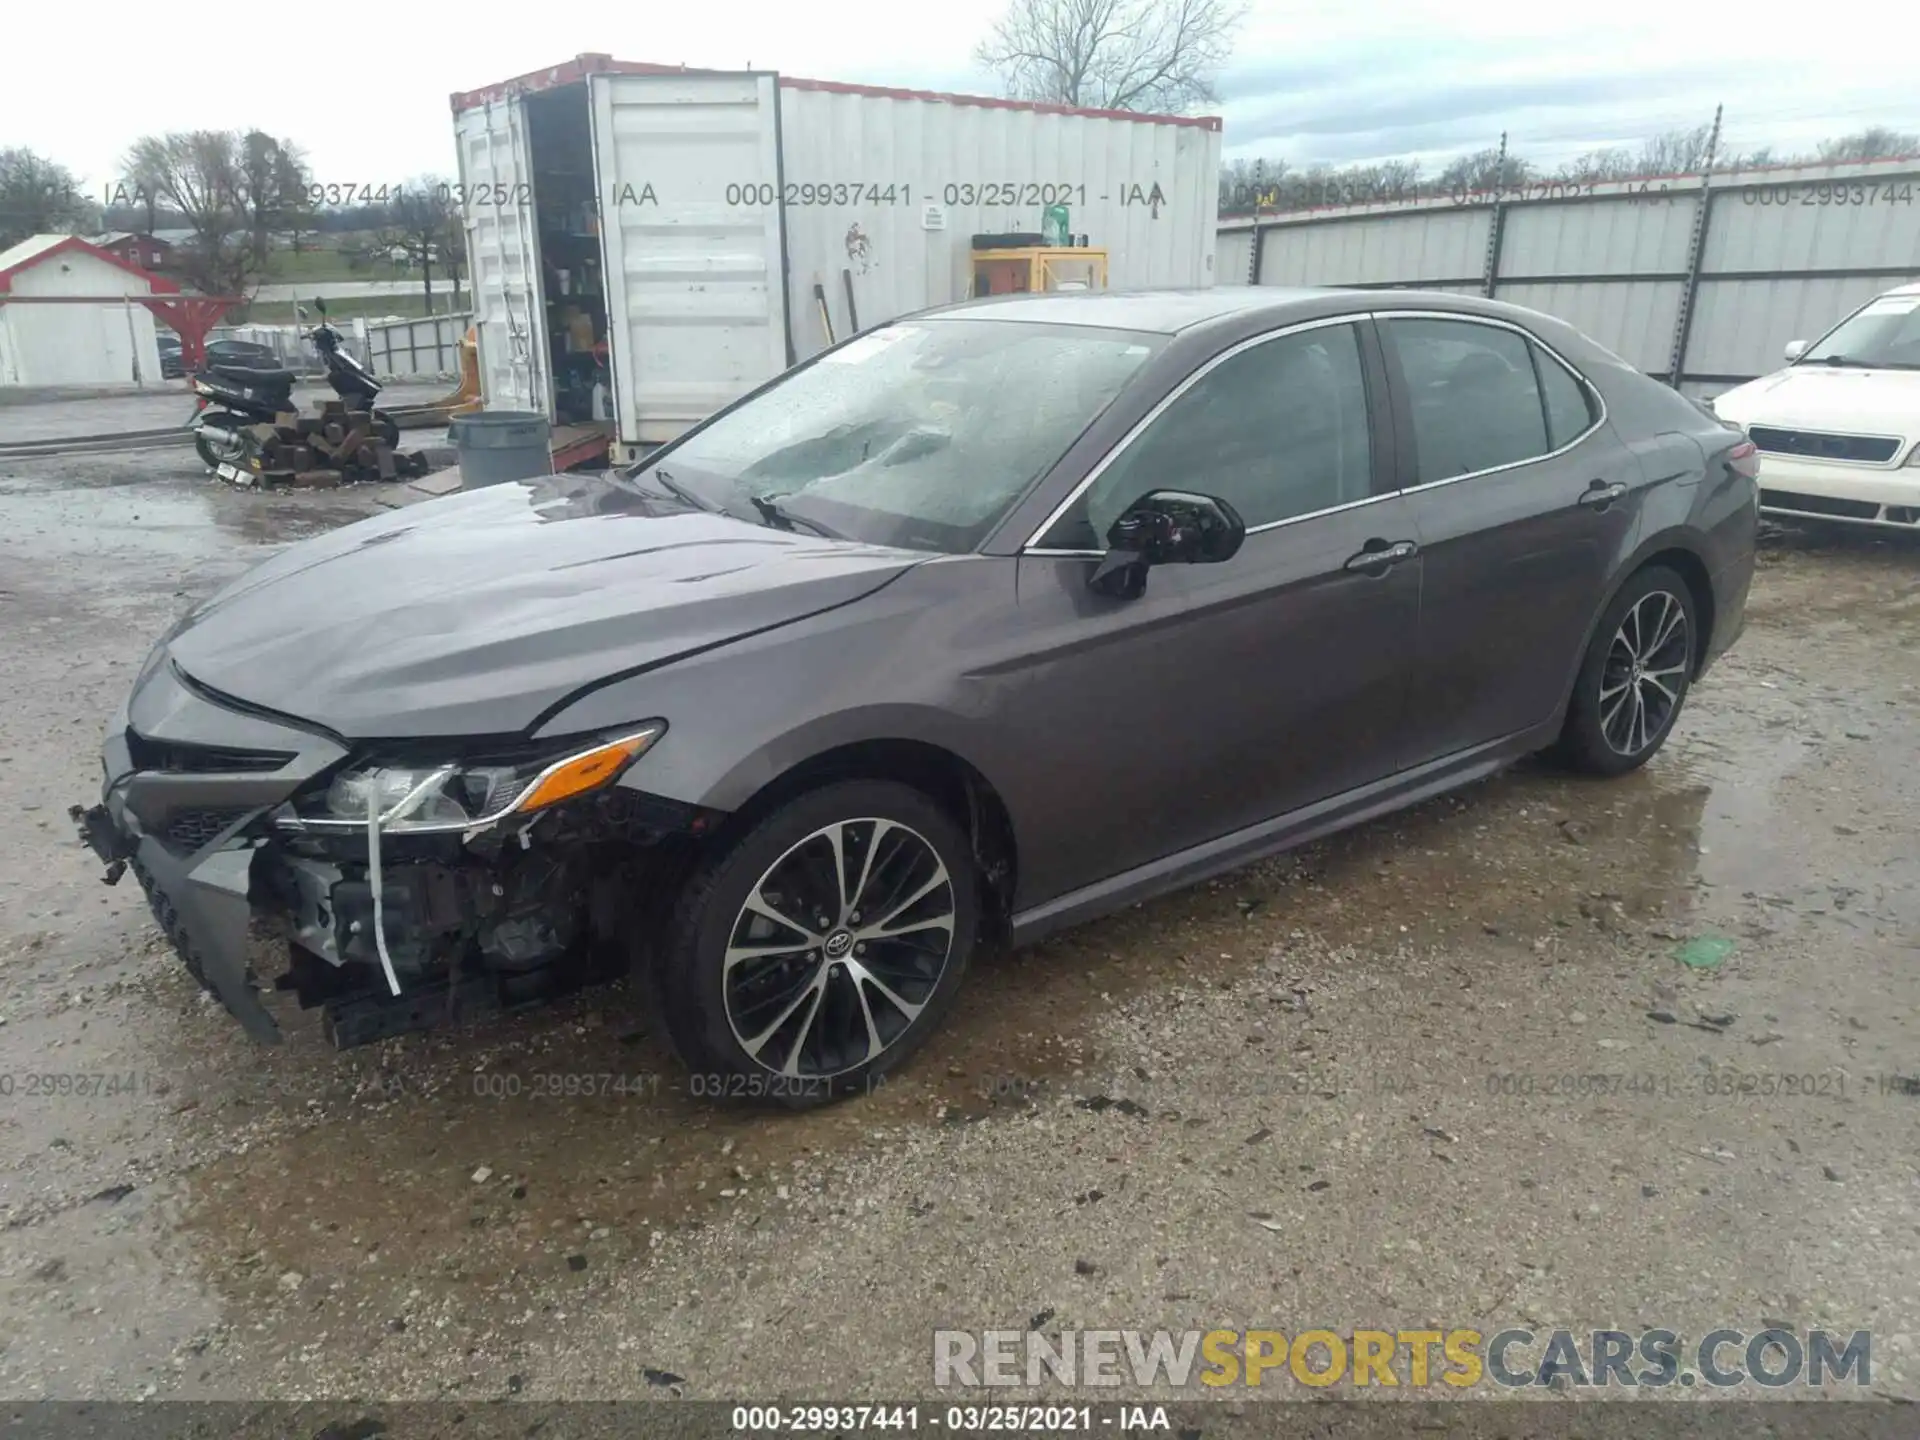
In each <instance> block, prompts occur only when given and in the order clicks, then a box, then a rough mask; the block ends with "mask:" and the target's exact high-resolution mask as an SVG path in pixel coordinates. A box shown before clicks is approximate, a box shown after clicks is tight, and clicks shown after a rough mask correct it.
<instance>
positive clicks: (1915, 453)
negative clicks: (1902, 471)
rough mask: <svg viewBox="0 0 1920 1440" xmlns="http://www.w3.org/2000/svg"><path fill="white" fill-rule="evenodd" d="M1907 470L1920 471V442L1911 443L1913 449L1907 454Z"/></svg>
mask: <svg viewBox="0 0 1920 1440" xmlns="http://www.w3.org/2000/svg"><path fill="white" fill-rule="evenodd" d="M1907 468H1908V469H1909V470H1920V440H1916V441H1914V442H1913V449H1911V450H1909V451H1908V452H1907Z"/></svg>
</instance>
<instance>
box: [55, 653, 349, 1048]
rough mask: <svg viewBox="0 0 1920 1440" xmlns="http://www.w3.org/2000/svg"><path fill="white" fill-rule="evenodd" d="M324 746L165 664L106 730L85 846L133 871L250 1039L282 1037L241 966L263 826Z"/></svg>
mask: <svg viewBox="0 0 1920 1440" xmlns="http://www.w3.org/2000/svg"><path fill="white" fill-rule="evenodd" d="M346 753H347V751H346V747H345V746H343V745H342V744H341V743H340V742H339V741H337V740H334V739H332V738H330V737H327V736H324V735H319V734H316V733H314V732H311V731H307V730H301V729H297V728H295V727H293V726H290V725H287V724H285V723H283V722H280V721H278V720H276V719H271V718H267V717H263V716H259V715H255V714H251V713H248V712H246V711H243V710H240V709H237V708H233V707H229V706H227V705H224V704H220V703H218V702H217V701H215V700H214V699H213V698H212V697H210V696H209V695H208V694H207V693H206V692H204V691H203V690H201V689H200V688H199V687H197V686H194V685H192V684H191V683H190V682H189V681H187V680H186V678H185V677H184V676H182V675H181V674H180V673H179V672H178V671H177V670H175V669H173V668H172V667H171V666H170V665H168V664H166V663H164V661H163V662H162V663H160V664H158V665H153V666H150V667H149V668H148V670H147V671H146V672H145V673H143V676H142V678H141V680H140V682H139V683H138V684H137V686H136V688H135V692H134V694H133V697H132V698H131V700H130V701H129V702H128V705H127V706H126V707H123V708H122V710H121V711H120V713H119V714H118V715H116V716H115V717H114V720H113V721H112V723H111V724H110V725H109V727H108V731H107V735H106V739H105V742H104V744H103V746H102V753H101V760H102V768H103V770H104V772H105V774H104V778H103V781H102V785H101V798H100V803H99V804H97V805H94V806H91V807H87V808H82V807H79V806H75V807H74V808H73V811H72V812H71V813H72V814H73V816H74V818H75V820H76V821H77V822H78V823H79V826H80V833H81V838H82V839H83V840H85V842H86V843H87V845H88V846H89V847H90V848H91V849H92V850H93V851H94V853H95V854H96V855H98V856H99V857H100V859H101V860H102V861H103V862H105V864H106V866H107V874H106V879H107V880H108V882H109V883H112V882H114V881H117V880H118V879H119V878H120V876H121V874H122V872H123V871H124V870H125V869H126V867H127V866H128V865H129V864H131V865H132V866H133V867H134V868H135V870H136V872H137V873H138V875H139V878H140V881H141V884H142V886H143V888H145V890H146V891H147V895H148V898H149V900H150V901H151V902H152V904H153V907H154V910H155V913H156V918H158V919H159V920H160V921H161V924H162V926H163V928H165V929H166V930H167V932H168V938H169V939H171V940H173V941H174V943H175V946H176V947H177V948H178V949H179V950H180V952H181V954H182V957H183V958H184V959H185V960H186V962H187V964H188V966H189V968H190V969H192V970H193V971H194V973H195V977H196V978H197V979H199V980H200V982H201V983H202V984H203V985H205V986H206V987H207V988H208V989H209V990H211V991H212V992H213V993H214V994H215V995H217V996H218V997H219V998H220V1000H221V1002H222V1003H223V1004H224V1005H225V1006H226V1008H227V1009H228V1011H229V1012H231V1013H232V1015H233V1016H234V1018H235V1019H237V1020H238V1021H239V1022H240V1023H241V1025H243V1026H244V1027H245V1028H246V1030H247V1033H248V1034H249V1035H252V1036H253V1037H254V1038H255V1039H256V1040H260V1041H263V1042H267V1043H273V1042H276V1041H278V1040H279V1039H280V1029H279V1026H278V1025H277V1024H275V1022H274V1019H273V1016H272V1015H271V1014H269V1013H268V1011H267V1009H266V1007H265V1006H264V1005H263V1004H262V1003H261V1001H260V996H259V993H258V991H257V990H256V988H255V986H254V983H253V977H252V974H251V972H250V970H249V967H248V960H247V956H248V936H249V929H250V920H251V916H252V899H251V896H252V893H253V888H254V875H253V870H254V861H255V857H256V854H257V853H258V845H259V843H260V842H259V841H257V840H252V839H245V838H242V836H243V833H244V832H247V831H248V830H249V829H250V828H251V827H253V826H254V825H255V823H256V822H257V821H258V820H259V819H260V817H261V816H262V815H263V814H265V813H266V812H267V811H269V810H271V809H273V808H275V807H277V806H279V805H280V804H282V803H283V802H285V801H286V800H287V799H288V798H289V797H290V796H291V795H293V794H294V792H295V791H297V790H298V789H299V788H300V787H301V786H302V785H304V784H306V783H307V782H308V781H310V780H311V779H312V778H313V777H315V776H316V775H319V774H320V773H321V772H322V771H324V770H326V769H327V768H329V767H330V766H332V765H334V764H336V763H338V762H339V761H340V760H341V759H343V758H344V757H345V756H346Z"/></svg>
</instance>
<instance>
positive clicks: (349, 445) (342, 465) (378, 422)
mask: <svg viewBox="0 0 1920 1440" xmlns="http://www.w3.org/2000/svg"><path fill="white" fill-rule="evenodd" d="M247 433H248V434H250V435H251V436H252V437H253V440H254V446H253V452H254V458H253V460H252V461H251V463H250V464H249V465H248V467H247V469H248V470H250V471H251V472H252V474H251V475H243V476H242V477H241V483H242V484H247V483H255V484H259V485H269V486H270V485H301V486H307V487H310V488H313V489H328V488H331V487H333V486H336V485H352V484H355V483H357V482H360V481H366V480H406V479H412V478H414V477H416V476H421V475H425V474H426V473H427V471H428V460H427V457H426V455H425V454H423V453H421V452H419V451H407V450H400V449H397V448H396V447H397V446H398V444H399V442H400V429H399V427H398V426H397V425H395V424H394V423H393V421H392V420H391V419H389V418H388V417H387V416H385V415H383V414H381V413H380V412H379V411H377V410H349V409H348V408H347V407H346V404H345V402H344V401H340V400H328V401H326V402H325V403H324V404H323V405H322V406H321V407H320V413H319V414H317V415H300V414H296V413H294V412H292V411H287V412H284V413H282V414H281V415H279V416H278V417H277V418H276V419H275V421H274V423H273V424H271V425H253V426H249V427H248V431H247Z"/></svg>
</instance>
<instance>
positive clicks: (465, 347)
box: [384, 327, 484, 430]
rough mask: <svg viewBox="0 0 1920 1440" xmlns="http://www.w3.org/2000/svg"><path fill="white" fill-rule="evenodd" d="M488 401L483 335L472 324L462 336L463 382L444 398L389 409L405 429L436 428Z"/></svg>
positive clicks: (461, 380) (477, 409) (461, 367)
mask: <svg viewBox="0 0 1920 1440" xmlns="http://www.w3.org/2000/svg"><path fill="white" fill-rule="evenodd" d="M483 404H484V402H483V401H482V399H481V397H480V343H479V336H478V335H477V334H476V333H475V332H474V330H473V329H472V328H471V327H469V328H468V330H467V333H466V334H465V335H463V336H461V337H460V385H459V388H458V389H456V390H455V391H454V392H453V393H452V394H451V395H448V396H446V397H445V398H444V399H440V400H432V401H429V402H428V403H427V404H425V405H398V406H394V407H392V408H391V409H387V410H386V411H385V412H384V413H385V414H386V415H388V416H389V417H390V418H391V419H392V420H393V423H394V424H395V425H397V426H399V427H400V428H401V429H402V430H433V429H437V428H439V427H440V426H442V425H444V424H446V423H447V421H448V420H450V419H452V418H453V417H454V416H455V415H472V414H476V413H477V412H478V411H479V410H480V409H481V408H482V407H483Z"/></svg>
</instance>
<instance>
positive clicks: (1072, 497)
mask: <svg viewBox="0 0 1920 1440" xmlns="http://www.w3.org/2000/svg"><path fill="white" fill-rule="evenodd" d="M1362 320H1376V321H1377V320H1457V321H1460V322H1462V323H1465V324H1469V325H1488V326H1492V327H1493V328H1494V329H1496V330H1511V331H1513V332H1514V333H1515V334H1516V335H1518V336H1520V338H1521V339H1522V340H1527V341H1531V342H1532V343H1533V344H1535V345H1538V346H1539V347H1540V349H1541V350H1542V351H1543V352H1544V353H1545V354H1546V355H1548V356H1550V357H1551V358H1552V359H1553V361H1554V362H1555V363H1556V364H1557V365H1559V366H1560V368H1561V369H1563V370H1565V371H1566V372H1567V373H1568V374H1569V375H1571V376H1572V377H1573V379H1574V383H1575V384H1577V385H1579V387H1580V388H1581V389H1582V390H1584V391H1585V392H1586V393H1587V394H1588V395H1590V396H1592V397H1593V399H1594V400H1595V401H1596V402H1597V403H1598V405H1599V411H1600V413H1599V415H1598V416H1597V417H1596V418H1595V420H1594V422H1593V423H1592V424H1591V425H1589V426H1588V427H1587V428H1586V429H1585V430H1582V431H1581V432H1580V433H1579V434H1578V435H1576V436H1574V437H1573V439H1571V440H1569V441H1568V442H1567V443H1566V444H1565V445H1562V446H1561V447H1560V448H1559V449H1557V450H1549V451H1547V452H1546V453H1544V454H1541V455H1530V456H1528V457H1527V458H1526V459H1525V460H1510V461H1508V462H1507V463H1506V464H1505V465H1494V466H1491V467H1489V468H1488V469H1485V470H1469V471H1467V472H1466V473H1465V474H1463V475H1449V476H1447V477H1446V478H1445V479H1443V480H1424V481H1421V482H1419V483H1417V484H1413V485H1409V486H1406V487H1405V488H1404V489H1400V490H1389V491H1387V492H1386V493H1385V494H1384V495H1369V496H1367V497H1366V498H1365V499H1364V500H1349V501H1347V502H1346V503H1345V504H1343V505H1330V506H1328V507H1327V508H1326V509H1324V510H1309V511H1308V512H1307V513H1306V514H1304V515H1289V516H1287V517H1286V518H1285V519H1284V520H1269V521H1267V522H1266V523H1265V524H1262V525H1249V526H1248V527H1247V534H1249V535H1262V534H1265V533H1266V532H1267V531H1269V530H1278V529H1279V528H1280V527H1281V526H1283V525H1297V524H1299V523H1300V522H1301V521H1303V520H1317V519H1319V518H1320V517H1321V516H1323V515H1337V514H1339V513H1340V512H1341V511H1343V510H1356V509H1358V508H1359V507H1360V506H1362V505H1371V504H1373V503H1374V502H1375V501H1378V500H1394V499H1398V498H1400V497H1401V496H1404V495H1409V494H1411V493H1413V492H1414V491H1416V490H1432V489H1434V488H1436V487H1438V486H1441V485H1454V484H1458V483H1459V482H1460V481H1462V480H1475V479H1478V478H1479V477H1480V476H1482V475H1498V474H1500V473H1501V472H1502V471H1506V470H1517V469H1519V468H1520V467H1521V466H1522V465H1537V464H1539V463H1540V462H1541V461H1542V460H1554V459H1558V458H1559V457H1560V456H1562V455H1565V454H1568V453H1569V452H1571V451H1572V450H1573V449H1575V448H1576V447H1577V446H1580V445H1583V444H1585V443H1586V442H1587V441H1588V440H1589V439H1591V438H1592V437H1593V435H1594V434H1595V433H1596V432H1597V431H1598V430H1599V429H1600V427H1601V426H1603V425H1605V424H1606V423H1607V397H1606V396H1605V395H1604V394H1602V393H1601V391H1600V387H1599V386H1598V385H1595V384H1594V383H1593V382H1592V381H1591V380H1589V379H1587V377H1586V376H1585V375H1583V374H1582V373H1581V372H1580V370H1579V368H1578V367H1577V366H1576V365H1574V364H1573V362H1572V361H1570V360H1568V359H1567V357H1566V356H1564V355H1562V354H1561V353H1560V352H1559V351H1558V350H1556V349H1554V348H1553V346H1551V345H1549V344H1548V343H1547V342H1546V341H1545V340H1542V339H1541V338H1540V337H1539V336H1538V335H1536V334H1534V333H1533V332H1532V331H1531V330H1529V329H1527V328H1526V327H1525V326H1524V325H1518V324H1515V323H1514V322H1513V321H1511V320H1503V319H1500V318H1499V317H1497V316H1493V315H1475V314H1471V313H1468V312H1465V311H1459V310H1365V311H1355V312H1352V313H1349V314H1346V315H1325V316H1322V317H1320V318H1319V319H1317V320H1303V321H1301V322H1300V323H1299V324H1296V325H1289V326H1286V327H1285V328H1284V329H1280V330H1270V331H1267V332H1266V333H1265V334H1261V335H1250V336H1248V337H1247V338H1246V339H1245V340H1242V341H1240V342H1239V343H1238V344H1237V345H1234V346H1231V347H1230V348H1228V349H1226V350H1222V351H1221V352H1220V353H1219V354H1218V355H1216V356H1214V357H1213V358H1212V359H1211V360H1209V361H1208V362H1207V363H1206V364H1205V365H1203V366H1201V367H1200V368H1199V369H1198V370H1196V371H1194V372H1193V373H1192V374H1191V375H1189V376H1187V378H1186V379H1185V380H1182V381H1181V382H1180V383H1179V384H1178V385H1177V386H1175V387H1174V388H1173V389H1172V390H1170V391H1168V392H1167V394H1166V395H1164V396H1163V397H1161V399H1160V402H1159V403H1158V404H1156V405H1155V406H1154V407H1153V409H1151V410H1149V411H1148V412H1147V413H1146V414H1145V415H1143V416H1141V417H1140V419H1139V420H1138V421H1136V422H1135V423H1134V425H1133V428H1132V429H1130V430H1128V431H1127V433H1126V434H1125V435H1122V436H1121V437H1120V439H1119V440H1118V441H1116V442H1115V443H1114V446H1113V448H1112V449H1110V450H1108V451H1107V453H1106V454H1105V455H1102V456H1101V457H1100V460H1099V462H1098V463H1097V464H1096V465H1095V466H1094V467H1093V468H1092V469H1091V470H1089V471H1088V472H1087V473H1086V475H1085V477H1084V478H1082V480H1081V481H1080V483H1079V484H1078V485H1076V486H1074V487H1073V490H1072V492H1071V493H1070V494H1069V495H1068V496H1067V498H1066V499H1064V500H1062V501H1061V502H1060V503H1059V504H1058V505H1056V506H1054V508H1053V510H1052V511H1051V512H1050V513H1049V514H1048V516H1047V518H1046V519H1045V520H1043V521H1041V522H1040V524H1039V525H1038V526H1037V527H1036V528H1035V530H1034V532H1033V534H1032V535H1030V536H1028V537H1027V543H1026V544H1024V545H1022V546H1021V547H1020V553H1021V554H1022V555H1039V556H1045V557H1052V558H1056V559H1095V560H1097V559H1100V558H1101V557H1102V556H1104V555H1105V554H1106V553H1107V552H1106V551H1104V550H1070V549H1064V548H1059V547H1052V546H1043V545H1041V544H1040V543H1039V541H1040V538H1041V536H1043V535H1045V534H1046V533H1047V532H1048V531H1049V530H1051V529H1052V528H1053V527H1054V526H1055V525H1057V524H1059V523H1060V519H1061V517H1062V516H1064V515H1065V514H1066V513H1067V511H1068V510H1070V509H1072V508H1073V506H1074V504H1075V502H1076V501H1078V500H1079V499H1080V497H1081V496H1082V495H1084V494H1085V493H1086V492H1087V490H1088V489H1089V488H1090V487H1091V486H1092V485H1093V483H1094V482H1095V481H1096V480H1098V479H1099V478H1100V477H1101V476H1102V475H1103V474H1105V473H1106V470H1107V467H1108V466H1110V465H1112V464H1113V463H1114V462H1115V461H1116V460H1118V459H1119V458H1120V456H1121V455H1122V454H1124V453H1125V452H1126V450H1127V449H1128V447H1129V446H1131V445H1132V444H1133V443H1134V441H1136V440H1138V439H1139V438H1140V436H1141V434H1142V432H1144V431H1145V430H1146V429H1147V427H1148V426H1150V425H1152V424H1153V422H1154V421H1156V420H1158V419H1159V418H1160V416H1161V415H1162V414H1163V413H1164V412H1165V411H1166V410H1167V408H1168V407H1169V406H1171V405H1172V404H1173V402H1174V401H1176V400H1178V399H1179V398H1180V397H1181V396H1182V395H1184V394H1186V393H1187V391H1188V390H1190V389H1192V388H1193V386H1195V385H1197V384H1199V383H1200V381H1201V380H1203V379H1205V378H1206V377H1207V376H1208V375H1210V374H1212V373H1213V371H1214V369H1215V368H1216V367H1218V366H1221V365H1224V364H1226V362H1227V361H1229V360H1231V359H1233V358H1234V357H1235V356H1236V355H1241V354H1244V353H1245V352H1246V351H1248V350H1251V349H1253V348H1254V347H1255V346H1256V345H1265V344H1267V343H1268V342H1269V341H1273V340H1280V339H1284V338H1285V337H1287V336H1289V335H1299V334H1303V333H1305V332H1306V331H1309V330H1322V329H1325V328H1326V327H1327V326H1329V325H1357V324H1359V323H1360V322H1361V321H1362ZM1356 340H1357V337H1356ZM1388 343H1390V342H1388V341H1387V340H1386V339H1385V338H1384V337H1382V340H1381V344H1382V345H1386V344H1388ZM1541 398H1542V408H1541V421H1542V424H1543V425H1544V423H1545V420H1546V411H1545V397H1544V396H1542V397H1541ZM1548 438H1549V439H1551V438H1552V437H1551V436H1549V437H1548ZM1415 460H1416V463H1418V456H1417V455H1416V457H1415ZM1895 468H1898V467H1895Z"/></svg>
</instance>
